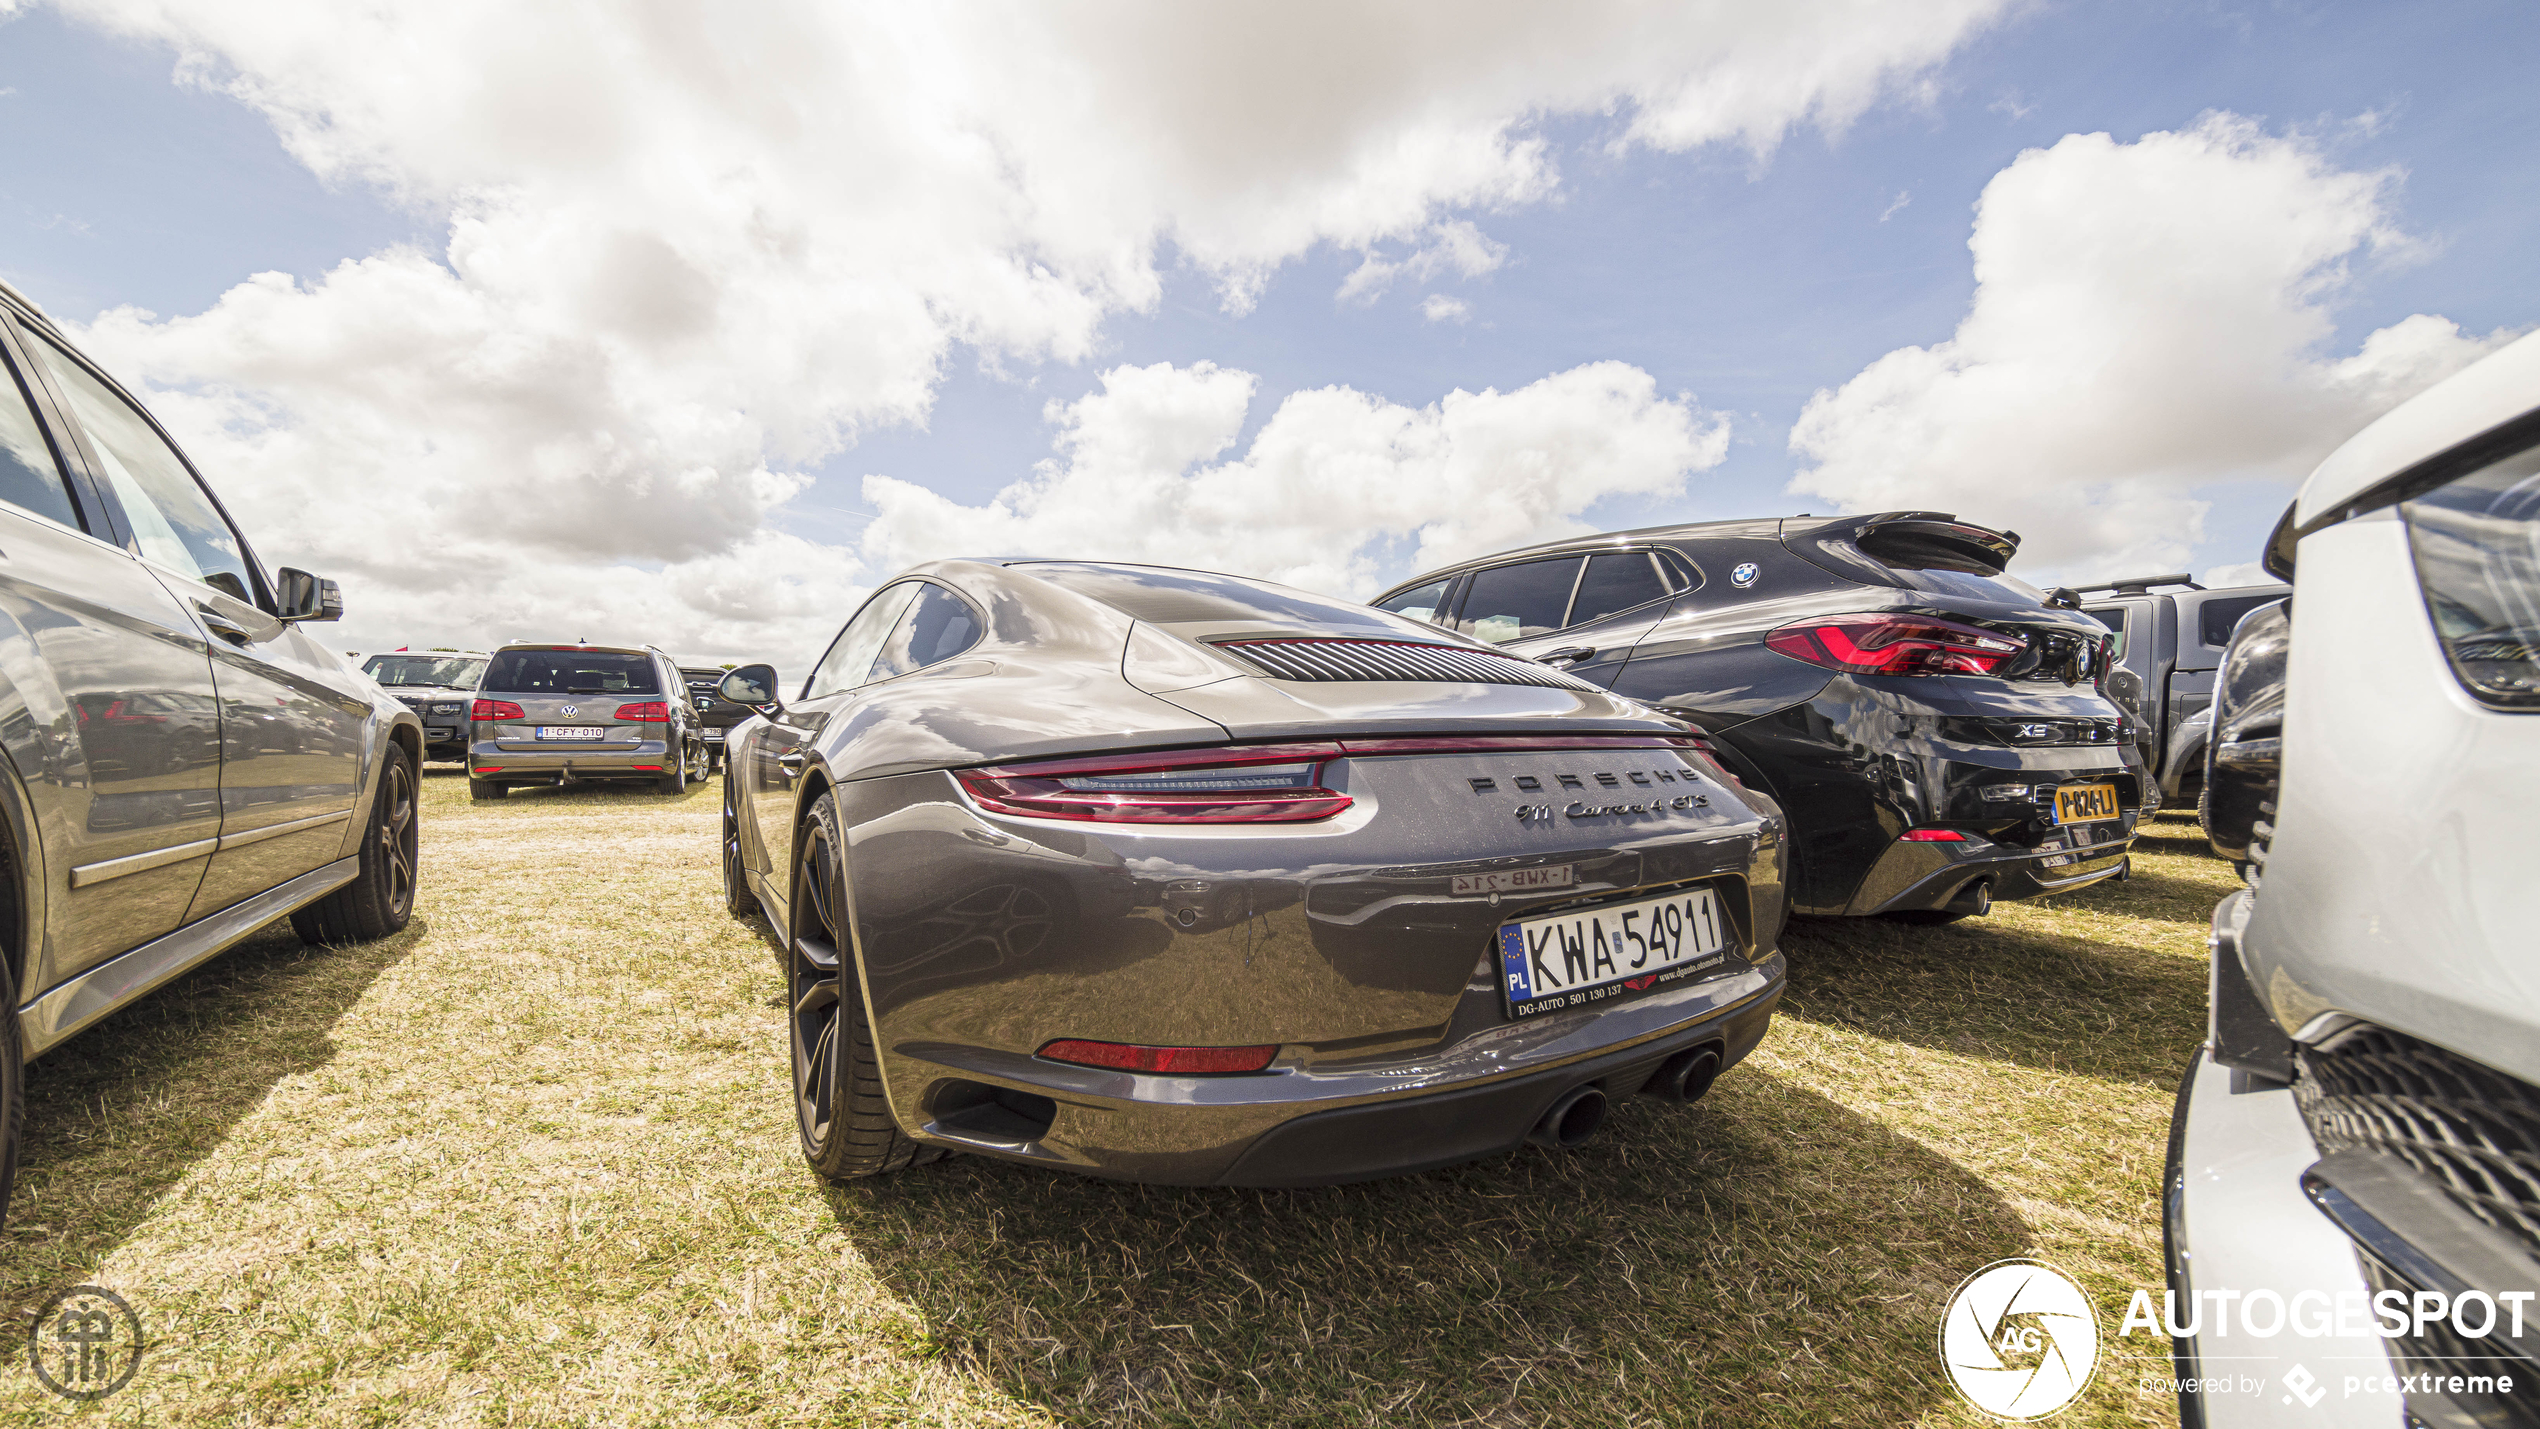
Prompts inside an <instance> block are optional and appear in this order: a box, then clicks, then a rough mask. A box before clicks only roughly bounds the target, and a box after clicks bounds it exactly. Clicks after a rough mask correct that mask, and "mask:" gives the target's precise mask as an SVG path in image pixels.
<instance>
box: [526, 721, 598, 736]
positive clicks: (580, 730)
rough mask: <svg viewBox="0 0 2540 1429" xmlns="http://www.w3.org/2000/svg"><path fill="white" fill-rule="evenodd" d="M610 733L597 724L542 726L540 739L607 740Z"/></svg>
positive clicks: (539, 734)
mask: <svg viewBox="0 0 2540 1429" xmlns="http://www.w3.org/2000/svg"><path fill="white" fill-rule="evenodd" d="M608 734H609V732H608V731H607V730H605V729H603V728H601V727H600V726H598V725H596V724H542V725H540V726H538V737H539V738H540V739H606V738H608Z"/></svg>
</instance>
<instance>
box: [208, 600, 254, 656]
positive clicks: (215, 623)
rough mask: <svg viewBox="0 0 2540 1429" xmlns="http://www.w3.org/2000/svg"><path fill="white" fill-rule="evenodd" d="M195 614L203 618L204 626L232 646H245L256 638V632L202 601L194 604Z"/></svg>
mask: <svg viewBox="0 0 2540 1429" xmlns="http://www.w3.org/2000/svg"><path fill="white" fill-rule="evenodd" d="M194 613H195V614H197V615H200V616H201V617H203V625H204V627H205V628H207V629H209V630H210V631H211V632H212V633H213V634H214V635H217V636H219V637H220V638H221V639H223V640H226V641H228V642H229V643H231V644H232V645H244V644H246V643H247V642H248V641H250V640H253V639H255V638H256V632H254V631H252V630H250V629H248V628H247V627H246V626H244V625H241V624H239V623H238V622H237V621H235V620H232V619H230V618H229V617H228V616H226V615H223V614H221V613H220V612H219V611H217V610H215V609H213V608H212V607H211V606H209V605H206V604H204V603H203V602H202V601H199V600H198V601H196V602H194Z"/></svg>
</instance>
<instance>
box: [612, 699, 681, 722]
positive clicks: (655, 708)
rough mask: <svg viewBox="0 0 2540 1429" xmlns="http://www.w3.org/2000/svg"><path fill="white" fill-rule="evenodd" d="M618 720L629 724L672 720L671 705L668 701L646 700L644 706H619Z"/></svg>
mask: <svg viewBox="0 0 2540 1429" xmlns="http://www.w3.org/2000/svg"><path fill="white" fill-rule="evenodd" d="M616 718H618V719H620V720H623V721H625V722H627V723H629V724H643V723H648V722H658V721H661V720H666V719H668V718H670V704H669V702H668V701H666V700H646V701H644V702H643V703H642V704H634V705H619V706H618V707H617V715H616Z"/></svg>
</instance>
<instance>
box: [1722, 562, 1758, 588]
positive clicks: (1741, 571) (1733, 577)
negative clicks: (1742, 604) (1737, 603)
mask: <svg viewBox="0 0 2540 1429" xmlns="http://www.w3.org/2000/svg"><path fill="white" fill-rule="evenodd" d="M1761 574H1763V571H1762V569H1761V568H1760V567H1758V566H1757V565H1756V564H1755V563H1754V562H1753V561H1740V562H1738V565H1737V569H1736V570H1733V571H1731V572H1729V584H1731V585H1733V586H1736V587H1737V588H1738V589H1740V590H1744V589H1746V588H1747V587H1748V586H1751V585H1753V584H1755V578H1756V577H1757V576H1758V575H1761Z"/></svg>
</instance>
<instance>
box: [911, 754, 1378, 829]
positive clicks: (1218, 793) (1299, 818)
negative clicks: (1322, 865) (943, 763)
mask: <svg viewBox="0 0 2540 1429" xmlns="http://www.w3.org/2000/svg"><path fill="white" fill-rule="evenodd" d="M1340 756H1341V748H1340V746H1339V745H1337V744H1256V745H1239V746H1232V747H1228V748H1224V749H1184V750H1173V751H1167V752H1164V753H1158V754H1129V755H1105V756H1101V757H1098V758H1093V759H1047V760H1039V761H1035V762H1033V763H1030V764H1008V765H1000V766H998V767H995V768H990V769H964V770H962V771H960V774H959V776H958V777H959V778H960V780H961V787H962V788H963V789H965V790H967V791H969V794H970V797H971V798H972V799H974V800H976V801H977V802H978V804H979V807H981V808H983V809H986V810H988V811H989V812H990V813H995V814H1020V815H1023V816H1024V817H1026V818H1034V819H1076V820H1082V821H1085V822H1090V823H1105V824H1295V823H1305V822H1308V821H1310V820H1314V819H1328V818H1330V817H1331V816H1332V815H1334V814H1337V813H1339V812H1340V811H1341V810H1343V809H1346V808H1348V807H1349V796H1348V795H1347V794H1344V793H1341V792H1340V791H1339V790H1337V789H1327V788H1324V787H1323V785H1322V782H1321V780H1322V773H1323V766H1324V765H1325V764H1327V763H1329V762H1330V761H1332V760H1334V759H1338V758H1339V757H1340Z"/></svg>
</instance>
